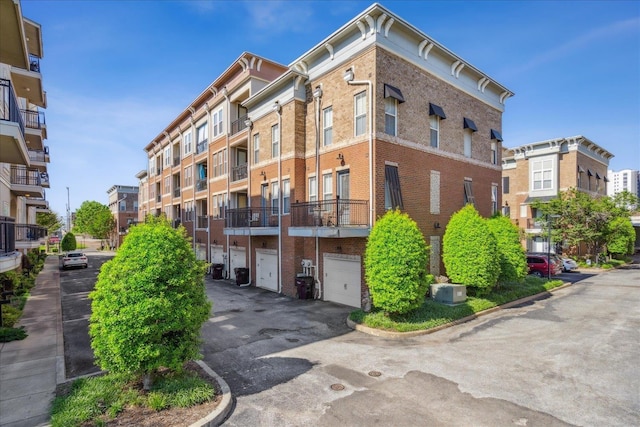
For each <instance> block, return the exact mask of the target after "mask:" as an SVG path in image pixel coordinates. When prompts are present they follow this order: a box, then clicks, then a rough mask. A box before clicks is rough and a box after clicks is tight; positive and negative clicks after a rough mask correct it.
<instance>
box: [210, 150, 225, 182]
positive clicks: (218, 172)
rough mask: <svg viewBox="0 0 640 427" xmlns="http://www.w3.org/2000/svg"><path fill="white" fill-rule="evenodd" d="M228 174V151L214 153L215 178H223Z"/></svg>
mask: <svg viewBox="0 0 640 427" xmlns="http://www.w3.org/2000/svg"><path fill="white" fill-rule="evenodd" d="M226 173H227V149H226V148H225V149H223V150H220V151H218V152H217V153H213V176H214V177H216V176H222V175H225V174H226Z"/></svg>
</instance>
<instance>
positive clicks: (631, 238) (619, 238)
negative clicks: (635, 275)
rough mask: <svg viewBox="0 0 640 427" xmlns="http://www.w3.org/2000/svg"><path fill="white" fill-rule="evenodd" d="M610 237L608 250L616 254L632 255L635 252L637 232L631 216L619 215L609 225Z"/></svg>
mask: <svg viewBox="0 0 640 427" xmlns="http://www.w3.org/2000/svg"><path fill="white" fill-rule="evenodd" d="M608 233H609V238H608V239H607V250H608V251H609V253H611V254H615V255H619V256H620V255H630V254H632V253H633V250H634V245H635V241H636V232H635V230H634V229H633V224H631V221H630V220H629V217H618V218H615V219H614V220H612V221H611V222H610V223H609V225H608Z"/></svg>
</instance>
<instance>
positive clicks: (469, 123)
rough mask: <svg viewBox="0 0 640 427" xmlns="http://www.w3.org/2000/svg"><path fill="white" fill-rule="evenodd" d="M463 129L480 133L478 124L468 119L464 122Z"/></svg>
mask: <svg viewBox="0 0 640 427" xmlns="http://www.w3.org/2000/svg"><path fill="white" fill-rule="evenodd" d="M462 127H463V128H464V129H471V130H472V131H474V132H477V131H478V127H477V126H476V124H475V123H474V122H473V120H471V119H468V118H466V117H465V118H464V120H463V121H462Z"/></svg>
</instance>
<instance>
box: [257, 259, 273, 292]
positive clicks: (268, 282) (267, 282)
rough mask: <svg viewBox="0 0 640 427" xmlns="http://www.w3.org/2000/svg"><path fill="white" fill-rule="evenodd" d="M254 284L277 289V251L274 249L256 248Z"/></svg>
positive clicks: (271, 289)
mask: <svg viewBox="0 0 640 427" xmlns="http://www.w3.org/2000/svg"><path fill="white" fill-rule="evenodd" d="M256 286H258V287H261V288H264V289H268V290H270V291H274V292H277V291H278V253H277V252H276V251H275V250H256Z"/></svg>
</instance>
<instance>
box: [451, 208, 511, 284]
mask: <svg viewBox="0 0 640 427" xmlns="http://www.w3.org/2000/svg"><path fill="white" fill-rule="evenodd" d="M496 259H498V249H497V242H496V238H495V237H494V236H493V234H492V233H491V232H489V228H488V226H487V221H486V220H485V219H484V218H482V217H481V216H480V215H479V214H478V211H476V209H475V208H474V207H473V205H471V204H468V205H466V206H465V207H464V208H462V209H460V210H459V211H458V212H456V213H454V214H453V215H452V216H451V219H450V220H449V224H447V229H446V230H445V233H444V237H443V239H442V260H443V262H444V266H445V268H446V270H447V276H449V278H450V279H451V281H452V282H453V283H459V284H463V285H466V286H469V287H471V288H473V289H474V290H475V294H476V295H483V294H485V293H487V292H489V291H491V289H492V288H493V286H494V285H495V283H496V280H497V278H498V274H499V273H500V266H499V265H498V263H497V262H496Z"/></svg>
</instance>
